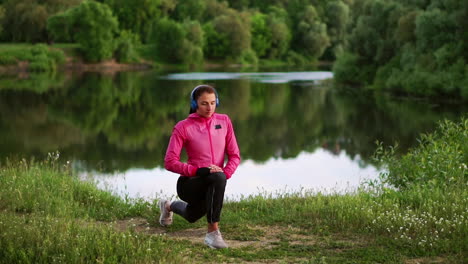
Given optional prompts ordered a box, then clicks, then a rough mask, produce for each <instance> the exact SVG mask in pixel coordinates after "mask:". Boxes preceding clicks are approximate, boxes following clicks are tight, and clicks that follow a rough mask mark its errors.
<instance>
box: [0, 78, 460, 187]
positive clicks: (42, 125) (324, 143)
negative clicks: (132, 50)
mask: <svg viewBox="0 0 468 264" xmlns="http://www.w3.org/2000/svg"><path fill="white" fill-rule="evenodd" d="M216 74H218V73H215V75H216ZM219 74H225V75H223V76H224V77H223V78H221V77H219V76H218V77H217V78H215V77H216V76H215V77H213V73H206V75H204V73H175V74H166V73H157V72H121V73H114V74H98V73H81V74H75V75H73V74H66V75H65V74H62V75H60V74H56V75H36V76H10V77H1V78H0V161H4V160H5V159H6V158H7V157H12V156H17V157H26V158H30V157H35V158H36V159H43V158H44V157H46V155H47V153H48V152H54V151H57V150H58V151H60V153H61V159H62V160H70V161H72V162H73V164H74V166H75V168H76V169H77V170H79V171H82V172H83V171H84V172H87V171H91V172H95V171H99V172H100V173H102V174H106V175H115V174H117V175H121V174H123V175H125V176H126V178H127V179H130V178H131V175H132V174H133V172H134V171H135V170H137V169H138V170H144V171H146V172H149V173H152V174H155V176H154V177H156V178H157V176H156V174H157V175H159V174H160V173H159V172H158V170H160V168H161V167H162V165H163V159H164V153H165V150H166V146H167V142H168V139H169V136H170V133H171V131H172V128H173V126H174V124H175V123H176V122H177V121H179V120H181V119H183V118H185V117H186V116H187V112H188V107H189V98H188V97H189V96H188V95H189V94H190V91H191V89H192V88H193V87H194V86H195V85H198V84H199V83H201V82H208V83H211V84H213V85H215V86H216V87H217V88H218V92H219V95H220V101H221V106H220V107H219V109H218V110H219V112H222V113H228V114H229V115H230V116H231V119H232V120H233V123H234V125H235V130H236V135H237V138H238V142H239V147H240V150H241V155H242V157H243V160H244V162H243V163H242V164H241V167H240V168H239V172H238V173H236V175H235V176H236V177H237V179H239V181H233V182H232V183H231V184H232V185H233V186H235V184H241V185H242V186H243V188H244V189H245V190H249V192H250V191H254V190H250V189H248V183H249V182H250V183H251V182H257V181H261V182H263V183H262V184H261V185H262V186H269V185H268V183H271V184H273V183H275V179H276V177H277V178H284V177H285V176H284V174H285V173H281V169H279V168H276V169H274V170H272V169H271V168H275V166H277V165H278V164H281V166H283V167H284V169H285V171H286V170H289V169H292V168H293V167H294V166H300V167H301V168H306V167H307V166H306V165H304V164H293V163H294V162H298V160H301V158H302V157H307V162H306V164H309V163H310V164H312V163H314V162H315V161H316V160H319V159H320V158H321V156H320V155H319V153H321V155H325V156H326V157H339V160H336V161H335V163H330V165H329V166H330V167H333V166H341V165H339V164H348V165H347V166H348V169H347V170H343V171H340V172H338V171H333V173H334V177H335V178H333V177H332V176H323V177H322V176H317V175H315V174H313V171H310V170H307V169H303V170H301V171H300V172H296V173H295V174H292V175H287V177H288V179H294V177H296V175H297V177H298V178H297V182H296V183H294V184H291V185H294V186H304V187H314V188H315V187H317V188H320V187H325V186H323V184H325V183H322V182H320V181H319V180H318V178H315V180H314V182H316V183H317V185H313V186H312V185H307V186H306V185H302V182H303V181H305V180H304V179H309V178H311V177H321V178H320V179H322V178H325V179H333V181H334V182H337V179H338V178H336V177H352V178H353V179H359V178H360V177H361V176H360V175H361V172H363V173H364V174H367V171H368V168H371V169H373V170H375V168H373V167H372V165H373V162H372V158H371V157H372V153H373V152H374V150H375V141H376V140H379V141H383V142H384V143H385V144H393V143H394V142H396V141H398V142H399V144H400V146H401V149H400V151H402V152H404V151H406V149H407V148H409V147H411V146H414V145H415V143H416V138H417V137H418V135H419V134H420V133H423V132H427V131H431V130H432V129H434V127H435V125H436V122H437V121H438V120H440V119H443V118H448V119H452V120H455V119H458V118H459V117H460V116H461V115H462V114H463V113H465V112H466V108H464V107H465V106H456V105H455V106H454V105H448V106H447V105H433V104H430V103H428V102H424V101H414V100H413V101H412V100H398V99H393V98H389V97H385V96H375V95H371V94H363V93H357V92H354V91H353V90H346V91H341V90H338V89H334V88H332V87H330V85H329V82H324V81H323V78H325V77H326V76H330V75H331V73H329V72H328V73H324V72H311V73H304V72H285V73H281V72H274V73H271V72H270V73H262V72H255V73H219ZM226 76H227V77H226ZM233 76H240V77H239V78H234V77H233ZM272 80H273V81H272ZM324 153H326V154H324ZM285 159H286V161H285V162H282V161H283V160H285ZM252 164H254V165H255V166H254V165H252ZM249 166H250V167H249ZM278 166H279V165H278ZM246 168H249V169H246ZM355 168H359V169H361V170H362V171H360V172H353V171H354V170H355ZM316 170H317V169H316V168H315V169H314V171H316ZM252 171H255V172H256V173H252ZM267 171H268V177H267V176H265V178H262V177H263V176H261V175H266V174H267V173H266V172H267ZM165 173H166V172H165ZM257 174H258V175H257ZM299 175H301V176H299ZM135 177H136V176H135ZM114 178H118V176H115V177H114ZM167 178H171V179H174V178H175V177H172V176H171V177H167ZM244 179H245V180H244ZM131 181H133V180H131ZM136 181H137V180H135V182H136ZM158 184H159V183H155V184H154V185H155V190H159V189H158V188H157V187H158ZM258 184H260V183H258ZM278 185H284V182H278V184H276V185H274V186H273V185H272V186H271V188H273V187H274V188H275V189H278V188H276V186H278ZM327 186H328V185H327ZM171 188H172V187H171ZM280 189H281V188H280ZM234 194H237V191H233V195H234Z"/></svg>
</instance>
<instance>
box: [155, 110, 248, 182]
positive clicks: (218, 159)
mask: <svg viewBox="0 0 468 264" xmlns="http://www.w3.org/2000/svg"><path fill="white" fill-rule="evenodd" d="M182 148H185V150H186V152H187V156H188V160H187V163H183V162H181V161H180V152H181V150H182ZM225 155H227V158H228V160H227V163H226V166H224V158H225ZM239 163H240V153H239V147H238V146H237V141H236V136H235V135H234V129H233V128H232V123H231V120H230V119H229V117H228V116H227V115H224V114H217V113H214V114H213V115H212V116H211V117H210V118H205V117H202V116H200V115H198V114H197V113H193V114H190V115H189V116H188V118H187V119H185V120H182V121H180V122H178V123H177V125H176V126H175V127H174V130H173V131H172V135H171V139H170V140H169V146H168V147H167V151H166V157H165V158H164V167H165V168H166V169H167V170H169V171H172V172H175V173H179V174H180V175H181V176H189V177H191V176H195V174H196V172H197V169H198V168H201V167H209V166H210V165H211V164H215V165H217V166H219V167H221V168H223V171H224V174H226V179H229V178H231V176H232V174H233V173H234V171H235V170H236V169H237V166H239Z"/></svg>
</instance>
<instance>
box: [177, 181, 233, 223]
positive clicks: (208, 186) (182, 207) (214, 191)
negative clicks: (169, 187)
mask: <svg viewBox="0 0 468 264" xmlns="http://www.w3.org/2000/svg"><path fill="white" fill-rule="evenodd" d="M225 189H226V175H225V174H224V173H222V172H217V173H210V174H209V175H207V176H196V177H184V176H181V177H179V179H178V180H177V194H178V195H179V197H180V199H182V200H183V201H185V202H182V201H175V202H173V203H172V204H171V210H172V211H173V212H174V213H176V214H178V215H180V216H182V217H183V218H185V219H186V220H187V221H189V222H190V223H194V222H195V221H197V220H198V219H200V218H201V217H203V216H204V215H205V214H206V220H207V221H208V223H216V222H219V220H220V216H221V209H222V208H223V201H224V190H225Z"/></svg>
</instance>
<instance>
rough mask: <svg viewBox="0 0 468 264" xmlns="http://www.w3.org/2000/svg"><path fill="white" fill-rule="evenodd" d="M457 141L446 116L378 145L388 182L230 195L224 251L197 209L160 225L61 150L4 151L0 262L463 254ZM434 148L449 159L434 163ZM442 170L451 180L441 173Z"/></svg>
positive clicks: (465, 207)
mask: <svg viewBox="0 0 468 264" xmlns="http://www.w3.org/2000/svg"><path fill="white" fill-rule="evenodd" d="M465 142H468V120H465V119H463V120H462V121H461V122H460V123H458V124H454V123H451V122H444V123H441V126H440V128H439V130H438V131H437V132H436V133H434V134H432V135H426V136H425V140H421V145H420V146H418V147H417V148H415V149H413V150H411V151H410V152H409V153H407V154H406V155H404V156H403V157H401V158H399V157H396V156H395V155H393V154H392V151H391V150H384V149H383V148H382V147H381V146H380V147H379V148H378V151H377V154H378V155H377V156H376V157H377V158H378V159H380V160H382V161H385V162H386V163H385V164H387V171H388V173H385V174H383V175H382V181H383V182H384V184H380V183H369V184H367V185H363V186H362V188H361V189H360V190H358V191H356V192H354V193H349V194H345V195H341V194H321V193H316V192H307V191H306V190H305V191H302V192H298V193H283V194H280V195H279V196H278V195H277V194H275V197H276V196H278V197H277V198H273V195H272V194H268V193H263V194H259V195H256V196H250V197H244V198H242V199H241V200H240V201H228V202H227V203H226V204H225V206H224V209H223V215H222V222H221V231H222V232H223V235H224V237H225V238H226V239H227V240H228V241H230V244H231V246H232V247H231V248H229V249H223V250H211V249H209V248H207V247H206V246H204V245H203V244H202V243H201V241H202V239H203V235H202V234H203V232H204V228H205V225H206V224H205V222H204V221H203V220H200V221H198V222H197V223H195V224H189V223H187V222H186V221H184V220H183V219H182V218H181V217H179V216H175V219H174V225H173V226H171V227H168V228H165V229H163V228H161V227H158V225H157V223H156V220H157V217H158V215H159V209H158V208H157V206H156V201H149V202H148V201H144V200H139V199H128V198H127V199H125V198H119V197H116V196H113V195H112V194H110V193H109V192H106V191H102V190H99V189H97V188H96V186H95V185H94V184H93V183H90V182H85V181H82V180H80V179H78V177H77V176H76V175H74V173H73V172H72V171H71V168H70V166H69V164H67V163H66V162H60V159H59V155H58V153H55V154H54V153H51V154H50V155H49V159H48V160H46V161H43V162H35V161H28V162H27V161H25V160H20V161H9V162H5V163H4V164H2V165H1V166H0V188H1V189H2V192H0V211H1V214H0V249H1V250H0V263H31V262H32V263H52V262H67V263H86V262H103V263H186V262H193V263H205V262H211V263H220V262H230V263H242V262H265V263H271V262H275V263H405V262H407V261H413V263H416V262H418V263H433V262H443V263H463V262H465V263H466V262H467V261H468V258H467V253H466V252H468V248H467V245H468V238H467V237H468V236H467V234H468V191H467V190H468V188H467V182H468V181H467V177H468V175H467V174H468V173H467V172H468V169H467V166H466V159H467V155H466V149H464V147H465V145H466V144H465ZM447 153H450V154H451V156H447V155H448V154H447ZM453 153H454V154H453ZM438 155H443V156H445V157H448V158H449V159H450V162H449V164H450V166H445V167H444V166H443V165H444V164H445V163H444V164H441V163H440V162H439V163H438V164H434V163H433V162H432V161H434V160H438V159H437V158H439V157H437V156H438ZM409 158H411V159H412V161H413V162H405V159H409ZM398 161H400V162H398ZM421 171H423V172H427V173H430V175H426V174H425V173H421ZM403 172H404V173H403ZM447 175H449V176H450V178H449V179H452V177H454V179H452V180H441V179H444V178H443V177H446V176H447ZM423 176H424V177H426V178H421V177H423ZM418 177H419V178H418ZM455 177H456V178H455ZM410 179H411V180H410ZM391 182H394V183H400V185H397V184H393V186H390V185H388V184H389V183H391ZM132 219H138V221H140V222H143V223H145V225H144V226H143V227H142V226H141V225H135V224H133V225H132V224H131V223H133V222H132ZM119 223H127V224H128V225H127V227H119V225H120V224H119ZM191 230H192V231H191ZM193 230H195V232H200V235H199V236H200V237H198V235H196V236H195V240H193V239H191V237H190V236H189V235H187V234H188V233H190V232H193ZM196 230H199V231H196ZM166 232H167V233H166ZM177 237H179V238H182V239H177Z"/></svg>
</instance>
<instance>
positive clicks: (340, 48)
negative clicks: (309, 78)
mask: <svg viewBox="0 0 468 264" xmlns="http://www.w3.org/2000/svg"><path fill="white" fill-rule="evenodd" d="M466 17H468V1H456V0H331V1H330V0H229V1H217V0H190V1H182V0H96V1H93V0H85V1H82V0H0V41H2V42H3V43H19V42H21V43H22V42H27V43H49V44H52V43H77V44H79V46H80V49H81V51H82V53H83V55H84V57H85V59H87V60H88V61H102V60H106V59H109V58H112V57H116V58H120V59H121V60H122V61H131V60H132V59H134V58H136V57H138V52H137V50H138V47H141V46H147V47H150V48H149V50H150V51H149V53H150V54H151V56H152V58H153V59H154V60H155V61H160V62H165V63H176V64H197V63H202V62H204V61H206V60H218V61H228V62H234V63H241V64H257V63H258V61H259V60H273V61H274V60H277V61H282V62H286V63H288V64H291V65H304V64H310V63H315V62H317V61H330V62H334V67H333V71H334V74H335V80H336V81H337V82H339V83H343V84H350V85H356V86H358V87H366V88H371V89H376V90H389V91H393V92H395V93H401V94H412V95H417V96H427V97H441V96H442V97H447V98H449V99H460V98H462V99H463V100H467V99H468V66H467V60H468V31H467V30H466V29H467V28H468V20H467V19H465V18H466Z"/></svg>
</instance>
